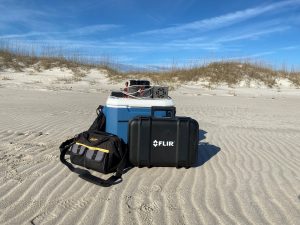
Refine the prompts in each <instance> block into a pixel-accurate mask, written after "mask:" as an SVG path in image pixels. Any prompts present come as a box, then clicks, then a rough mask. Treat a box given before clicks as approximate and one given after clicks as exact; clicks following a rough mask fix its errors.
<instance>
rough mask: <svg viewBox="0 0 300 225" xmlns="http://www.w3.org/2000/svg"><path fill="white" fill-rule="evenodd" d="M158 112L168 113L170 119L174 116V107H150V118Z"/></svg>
mask: <svg viewBox="0 0 300 225" xmlns="http://www.w3.org/2000/svg"><path fill="white" fill-rule="evenodd" d="M158 111H165V112H166V113H168V112H170V114H171V115H170V116H169V117H170V118H174V117H175V114H176V108H175V107H174V106H152V107H151V117H155V116H154V113H155V112H158Z"/></svg>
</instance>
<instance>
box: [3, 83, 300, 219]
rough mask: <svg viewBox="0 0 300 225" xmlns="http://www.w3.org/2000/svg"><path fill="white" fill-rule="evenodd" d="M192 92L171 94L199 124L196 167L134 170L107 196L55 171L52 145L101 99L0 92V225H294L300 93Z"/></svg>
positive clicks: (86, 120) (299, 184) (299, 212)
mask: <svg viewBox="0 0 300 225" xmlns="http://www.w3.org/2000/svg"><path fill="white" fill-rule="evenodd" d="M254 91H255V90H254ZM189 93H190V94H188V93H187V94H182V92H179V91H173V92H171V93H170V95H171V96H172V97H173V99H174V101H175V104H176V107H177V114H178V115H183V116H191V117H193V118H195V119H196V120H197V121H198V122H199V125H200V128H201V132H200V143H199V159H198V165H197V166H196V167H194V168H190V169H184V168H182V169H176V168H151V169H148V168H141V169H139V168H132V169H130V170H129V171H128V172H127V173H126V174H125V175H124V176H123V182H122V183H120V184H118V185H114V186H112V187H109V188H104V187H99V186H97V185H94V184H91V183H89V182H87V181H84V180H82V179H80V178H79V177H78V175H76V174H74V173H71V172H70V171H69V170H68V169H67V168H66V167H65V166H64V165H63V164H61V163H60V161H59V150H58V146H59V144H60V143H61V142H62V141H64V140H65V139H67V138H70V137H72V136H73V135H74V134H76V133H78V132H81V131H83V130H85V129H87V128H88V127H89V125H90V124H91V123H92V121H93V119H94V117H95V108H96V107H97V105H99V104H105V100H106V98H107V95H108V93H105V92H104V93H100V92H97V93H85V92H79V91H50V90H33V89H27V90H25V89H19V88H14V87H10V88H7V87H4V86H2V87H1V88H0V105H1V110H0V115H1V116H0V224H9V225H11V224H16V225H17V224H18V225H19V224H80V225H81V224H128V225H129V224H130V225H132V224H170V225H171V224H172V225H173V224H214V225H215V224H228V225H232V224H299V221H300V191H299V190H300V176H299V171H300V113H299V109H300V98H299V95H280V96H276V97H274V96H270V95H262V96H259V97H255V95H251V96H247V95H245V96H226V95H224V96H222V95H204V94H203V95H201V94H194V95H193V94H191V93H194V92H193V91H192V90H191V91H190V92H189ZM93 174H94V175H99V174H98V173H96V172H95V173H93ZM100 176H101V177H103V178H106V177H108V176H109V175H100Z"/></svg>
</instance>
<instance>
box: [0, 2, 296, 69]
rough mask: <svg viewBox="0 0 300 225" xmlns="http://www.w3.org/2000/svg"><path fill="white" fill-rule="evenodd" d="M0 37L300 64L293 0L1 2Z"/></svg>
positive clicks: (129, 60) (132, 55)
mask: <svg viewBox="0 0 300 225" xmlns="http://www.w3.org/2000/svg"><path fill="white" fill-rule="evenodd" d="M0 40H4V41H10V42H11V43H17V44H18V45H22V46H25V47H31V46H34V47H35V48H37V49H41V48H43V49H45V48H47V47H49V46H54V47H55V48H54V49H61V50H63V51H64V52H76V53H78V54H80V55H82V56H87V57H91V58H94V59H97V58H98V57H109V58H111V59H113V60H116V61H118V62H120V63H125V64H132V65H169V64H172V63H176V64H194V63H203V62H209V61H211V60H219V59H231V60H234V59H247V60H248V59H251V60H254V61H260V60H262V61H264V62H266V63H270V64H272V65H275V66H278V67H281V66H282V65H285V66H287V67H289V68H291V67H294V68H296V69H300V54H299V52H300V0H285V1H269V0H267V1H258V0H245V1H236V0H228V1H215V0H210V1H197V0H160V1H159V0H151V1H149V0H90V1H88V0H86V1H82V0H64V1H59V0H52V1H45V0H44V1H42V0H19V1H17V0H0Z"/></svg>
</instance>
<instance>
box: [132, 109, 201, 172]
mask: <svg viewBox="0 0 300 225" xmlns="http://www.w3.org/2000/svg"><path fill="white" fill-rule="evenodd" d="M174 114H175V113H173V114H172V116H171V117H170V118H156V117H154V116H149V117H136V118H134V119H133V120H131V121H130V122H129V129H128V138H129V141H128V146H129V158H130V162H131V163H132V164H133V165H135V166H139V167H141V166H148V167H150V166H174V167H175V166H176V167H190V166H193V165H194V164H195V163H196V161H197V158H198V142H199V125H198V122H197V121H196V120H194V119H191V118H189V117H175V115H174ZM152 115H153V113H152ZM172 142H173V144H172Z"/></svg>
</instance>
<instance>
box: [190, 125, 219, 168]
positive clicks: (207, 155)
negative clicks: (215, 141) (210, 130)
mask: <svg viewBox="0 0 300 225" xmlns="http://www.w3.org/2000/svg"><path fill="white" fill-rule="evenodd" d="M206 133H207V132H206V131H204V130H199V144H198V159H197V162H196V164H195V165H194V167H198V166H202V165H203V164H204V163H206V162H207V161H208V160H210V159H211V158H212V157H214V156H215V155H216V154H217V153H218V152H219V151H220V150H221V149H220V148H219V147H217V146H215V145H211V144H209V143H208V142H202V141H203V140H204V139H205V138H206V137H205V134H206Z"/></svg>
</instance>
